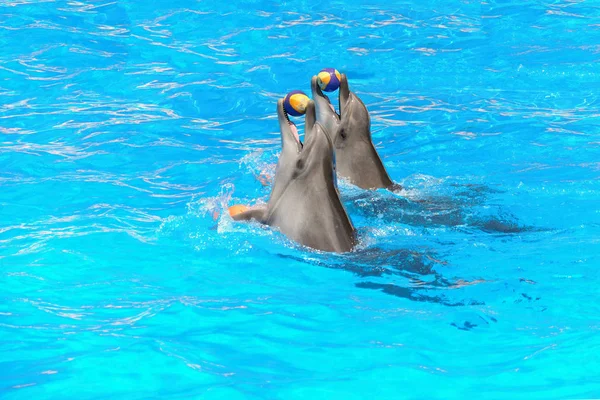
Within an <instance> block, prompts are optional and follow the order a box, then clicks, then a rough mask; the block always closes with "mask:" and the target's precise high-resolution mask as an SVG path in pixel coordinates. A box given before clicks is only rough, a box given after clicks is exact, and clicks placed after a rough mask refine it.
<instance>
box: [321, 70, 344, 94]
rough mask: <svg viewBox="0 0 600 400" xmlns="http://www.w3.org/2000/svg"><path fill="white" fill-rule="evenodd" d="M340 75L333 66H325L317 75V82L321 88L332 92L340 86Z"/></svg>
mask: <svg viewBox="0 0 600 400" xmlns="http://www.w3.org/2000/svg"><path fill="white" fill-rule="evenodd" d="M341 79H342V75H341V74H340V73H339V71H338V70H337V69H335V68H325V69H323V70H321V72H319V75H317V83H318V84H319V87H320V88H321V90H324V91H326V92H333V91H335V90H337V89H338V88H339V87H340V80H341Z"/></svg>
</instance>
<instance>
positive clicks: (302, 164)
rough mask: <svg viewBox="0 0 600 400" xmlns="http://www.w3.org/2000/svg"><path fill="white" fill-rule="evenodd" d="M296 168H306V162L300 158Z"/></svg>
mask: <svg viewBox="0 0 600 400" xmlns="http://www.w3.org/2000/svg"><path fill="white" fill-rule="evenodd" d="M296 168H298V169H302V168H304V160H303V159H301V158H299V159H298V161H296Z"/></svg>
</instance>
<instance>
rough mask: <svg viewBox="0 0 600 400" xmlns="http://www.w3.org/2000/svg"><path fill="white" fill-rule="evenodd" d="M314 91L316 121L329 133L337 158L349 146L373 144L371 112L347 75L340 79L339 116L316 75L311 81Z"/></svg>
mask: <svg viewBox="0 0 600 400" xmlns="http://www.w3.org/2000/svg"><path fill="white" fill-rule="evenodd" d="M311 89H312V95H313V99H314V101H315V103H316V107H317V120H318V121H319V122H320V123H321V124H323V126H324V127H325V128H326V129H327V131H329V132H330V134H331V140H332V142H333V144H334V147H335V149H336V152H337V153H338V155H340V150H342V149H344V148H346V147H352V146H353V145H356V144H360V143H361V142H368V143H370V142H371V129H370V128H371V119H370V117H369V112H368V111H367V107H366V106H365V104H364V103H363V102H362V100H361V99H360V98H358V96H356V95H355V94H354V93H352V92H351V91H350V88H349V86H348V79H347V78H346V75H345V74H342V76H341V79H340V88H339V91H340V92H339V111H340V112H339V114H337V113H336V112H335V108H334V107H333V105H332V104H331V101H330V100H329V98H328V97H327V96H326V95H325V94H324V93H323V91H322V90H321V88H320V87H319V85H318V84H317V77H316V76H313V78H312V80H311ZM341 156H342V157H343V154H342V155H341Z"/></svg>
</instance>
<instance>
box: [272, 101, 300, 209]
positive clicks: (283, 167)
mask: <svg viewBox="0 0 600 400" xmlns="http://www.w3.org/2000/svg"><path fill="white" fill-rule="evenodd" d="M277 119H278V120H279V130H280V134H281V154H280V155H279V161H278V162H277V167H276V169H275V179H274V181H273V187H272V189H271V196H270V199H269V203H271V202H274V201H277V199H278V198H279V196H280V195H281V194H282V193H283V191H284V190H285V187H286V186H287V183H288V182H289V180H290V179H291V177H292V174H293V173H294V168H293V166H294V163H295V160H296V158H297V156H298V154H300V152H301V151H302V147H303V146H302V142H301V141H300V137H299V136H298V129H297V128H296V125H295V124H294V123H293V122H292V121H290V118H289V116H288V114H287V112H286V111H285V108H284V107H283V99H280V100H279V101H278V102H277Z"/></svg>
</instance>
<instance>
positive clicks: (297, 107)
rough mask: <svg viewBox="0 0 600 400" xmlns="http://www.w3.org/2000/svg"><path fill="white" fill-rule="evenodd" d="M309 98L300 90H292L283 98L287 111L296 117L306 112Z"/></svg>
mask: <svg viewBox="0 0 600 400" xmlns="http://www.w3.org/2000/svg"><path fill="white" fill-rule="evenodd" d="M309 100H310V99H309V98H308V96H307V95H305V94H304V92H302V91H300V90H292V91H291V92H289V93H288V94H287V96H285V99H284V100H283V108H284V109H285V112H287V113H288V114H289V115H293V116H294V117H299V116H300V115H304V114H306V106H307V105H308V102H309Z"/></svg>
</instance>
